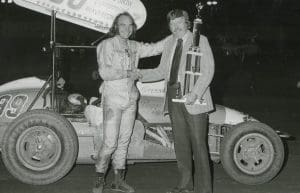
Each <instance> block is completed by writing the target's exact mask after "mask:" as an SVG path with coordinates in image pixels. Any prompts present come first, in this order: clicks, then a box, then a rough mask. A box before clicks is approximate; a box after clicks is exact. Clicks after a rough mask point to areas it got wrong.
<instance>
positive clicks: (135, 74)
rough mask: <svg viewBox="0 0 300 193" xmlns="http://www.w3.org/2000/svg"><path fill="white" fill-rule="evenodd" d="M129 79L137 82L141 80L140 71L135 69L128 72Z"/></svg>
mask: <svg viewBox="0 0 300 193" xmlns="http://www.w3.org/2000/svg"><path fill="white" fill-rule="evenodd" d="M127 77H128V78H130V79H131V80H137V79H140V78H141V73H140V71H139V69H137V68H134V69H133V70H128V71H127Z"/></svg>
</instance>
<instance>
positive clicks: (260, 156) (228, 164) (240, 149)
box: [221, 121, 285, 185]
mask: <svg viewBox="0 0 300 193" xmlns="http://www.w3.org/2000/svg"><path fill="white" fill-rule="evenodd" d="M284 156H285V154H284V145H283V142H282V141H281V139H280V137H279V136H278V135H277V133H276V132H275V131H274V130H273V129H272V128H270V127H269V126H267V125H266V124H263V123H260V122H254V121H249V122H245V123H241V124H238V125H236V126H235V127H234V128H233V129H232V130H230V131H229V132H228V133H227V134H226V135H225V137H224V140H223V143H222V145H221V162H222V165H223V168H224V169H225V171H226V172H227V173H228V174H229V175H230V176H231V177H232V178H233V179H235V180H236V181H238V182H240V183H244V184H249V185H256V184H263V183H266V182H268V181H270V180H272V179H273V178H274V177H275V176H276V175H277V174H278V173H279V171H280V170H281V168H282V165H283V163H284Z"/></svg>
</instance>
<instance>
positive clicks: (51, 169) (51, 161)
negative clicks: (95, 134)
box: [2, 110, 78, 185]
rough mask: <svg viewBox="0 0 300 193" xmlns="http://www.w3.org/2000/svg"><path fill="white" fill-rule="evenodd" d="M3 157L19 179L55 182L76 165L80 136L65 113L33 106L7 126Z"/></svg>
mask: <svg viewBox="0 0 300 193" xmlns="http://www.w3.org/2000/svg"><path fill="white" fill-rule="evenodd" d="M2 147H3V149H2V159H3V162H4V164H5V166H6V168H7V169H8V171H9V172H10V173H11V174H12V175H13V176H14V177H15V178H17V179H18V180H20V181H22V182H24V183H27V184H33V185H44V184H50V183H53V182H55V181H57V180H59V179H61V178H62V177H64V176H65V175H66V174H67V173H68V172H69V171H70V169H71V168H72V167H73V165H74V163H75V161H76V158H77V154H78V138H77V135H76V132H75V130H74V128H73V126H72V125H71V124H70V122H68V121H67V120H66V119H65V118H64V117H62V116H60V115H59V114H57V113H55V112H52V111H47V110H32V111H29V112H26V113H24V114H22V115H21V116H19V117H18V118H16V119H15V120H14V121H13V122H12V123H11V124H10V125H9V127H8V129H7V130H6V133H5V134H4V137H3V144H2Z"/></svg>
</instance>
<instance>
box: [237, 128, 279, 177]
mask: <svg viewBox="0 0 300 193" xmlns="http://www.w3.org/2000/svg"><path fill="white" fill-rule="evenodd" d="M233 154H234V155H233V157H234V162H235V164H236V166H237V167H238V168H239V169H240V170H241V171H243V172H244V173H246V174H249V175H258V174H261V173H263V172H265V171H266V170H267V169H268V168H269V167H270V166H271V164H272V162H273V160H274V147H273V145H272V143H271V141H270V140H269V139H268V138H266V137H265V136H264V135H262V134H260V133H251V134H247V135H245V136H243V137H242V138H240V139H239V140H238V142H237V143H236V145H235V146H234V152H233Z"/></svg>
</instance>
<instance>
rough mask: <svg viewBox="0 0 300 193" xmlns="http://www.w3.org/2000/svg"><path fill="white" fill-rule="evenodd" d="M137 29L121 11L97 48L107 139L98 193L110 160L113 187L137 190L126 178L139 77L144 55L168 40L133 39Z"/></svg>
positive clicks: (101, 153)
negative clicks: (140, 41) (139, 40)
mask: <svg viewBox="0 0 300 193" xmlns="http://www.w3.org/2000/svg"><path fill="white" fill-rule="evenodd" d="M135 31H136V24H135V23H134V20H133V18H132V16H131V15H130V14H129V13H127V12H125V13H121V14H119V15H118V16H117V17H116V18H115V20H114V22H113V25H112V27H111V30H110V32H109V33H110V36H111V38H108V39H106V40H104V41H102V42H101V43H100V44H99V45H98V47H97V61H98V65H99V74H100V76H101V78H102V79H103V80H104V82H103V84H102V86H101V89H100V91H101V92H102V105H103V141H102V145H101V148H100V151H99V153H98V159H97V161H96V164H95V165H96V173H97V178H96V183H95V187H94V188H93V192H94V193H96V192H97V193H101V192H102V191H103V185H104V176H105V173H106V171H107V168H108V165H109V162H110V159H111V158H112V165H113V168H114V174H115V179H114V182H113V183H112V186H111V188H112V189H114V190H119V191H123V192H134V189H133V188H132V187H131V186H129V185H128V184H126V182H125V181H124V172H125V164H126V157H127V151H128V145H129V142H130V137H131V135H132V131H133V126H134V121H135V117H136V109H137V100H138V98H139V92H138V89H137V87H136V85H135V80H137V79H138V78H139V73H138V70H137V65H138V60H139V58H141V57H147V56H154V55H158V54H160V53H161V52H162V50H163V47H164V43H165V40H162V41H160V42H157V43H155V44H144V43H139V42H136V41H133V40H129V37H131V36H132V35H133V34H134V32H135Z"/></svg>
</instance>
